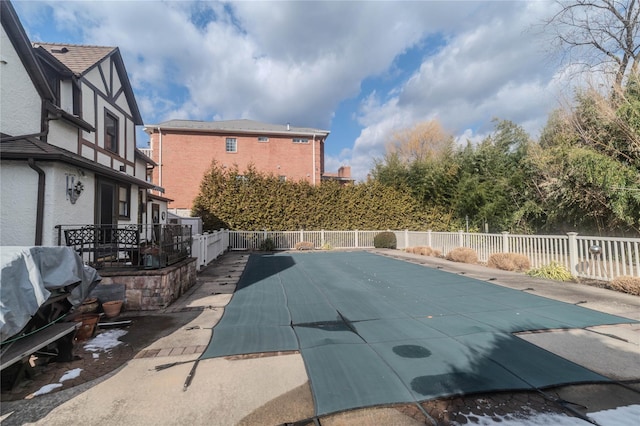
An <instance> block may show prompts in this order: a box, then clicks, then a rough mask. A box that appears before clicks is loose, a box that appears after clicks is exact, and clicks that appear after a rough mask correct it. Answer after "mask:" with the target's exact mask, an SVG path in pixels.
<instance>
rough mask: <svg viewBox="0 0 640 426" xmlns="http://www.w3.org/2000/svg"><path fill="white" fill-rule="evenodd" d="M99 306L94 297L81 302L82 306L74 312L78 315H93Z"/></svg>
mask: <svg viewBox="0 0 640 426" xmlns="http://www.w3.org/2000/svg"><path fill="white" fill-rule="evenodd" d="M99 306H100V304H99V303H98V299H96V298H95V297H92V298H90V299H87V300H85V301H84V302H82V305H80V306H78V307H77V308H76V312H78V313H80V314H89V313H94V312H97V311H98V307H99Z"/></svg>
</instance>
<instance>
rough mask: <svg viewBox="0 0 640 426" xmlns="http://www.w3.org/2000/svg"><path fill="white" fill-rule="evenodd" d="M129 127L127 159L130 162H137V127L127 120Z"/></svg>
mask: <svg viewBox="0 0 640 426" xmlns="http://www.w3.org/2000/svg"><path fill="white" fill-rule="evenodd" d="M126 122H127V127H126V129H125V132H126V135H127V155H126V158H127V160H129V161H135V149H136V126H135V124H133V121H131V120H129V119H128V118H127V121H126Z"/></svg>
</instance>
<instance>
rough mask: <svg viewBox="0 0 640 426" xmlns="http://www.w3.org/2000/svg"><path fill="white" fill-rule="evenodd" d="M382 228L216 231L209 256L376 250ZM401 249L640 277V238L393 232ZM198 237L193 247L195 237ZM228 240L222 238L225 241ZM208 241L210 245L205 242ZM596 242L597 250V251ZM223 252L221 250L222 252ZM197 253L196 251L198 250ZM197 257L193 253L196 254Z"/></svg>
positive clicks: (605, 276) (586, 274)
mask: <svg viewBox="0 0 640 426" xmlns="http://www.w3.org/2000/svg"><path fill="white" fill-rule="evenodd" d="M380 232H382V231H322V230H321V231H305V230H300V231H218V232H217V233H214V234H209V237H207V238H210V239H214V240H215V238H216V237H211V235H218V233H222V235H221V236H220V237H219V238H220V241H221V242H220V244H219V245H218V246H216V248H215V249H213V250H212V253H216V254H209V252H208V251H206V253H207V256H208V257H207V258H206V259H211V260H212V259H215V257H217V256H218V255H219V254H220V253H222V252H223V251H224V250H225V249H226V248H227V247H228V248H229V249H231V250H255V249H259V248H260V246H261V244H262V243H263V242H264V241H265V240H266V239H267V238H270V239H271V240H272V241H273V242H274V244H275V247H276V250H291V249H294V248H295V245H296V243H298V242H302V241H305V242H311V243H313V245H314V247H315V248H316V249H321V248H324V249H366V248H373V238H374V237H375V236H376V235H377V234H378V233H380ZM393 232H394V233H395V234H396V238H397V241H398V249H404V248H407V247H416V246H428V247H431V248H434V249H437V250H440V251H441V252H442V254H443V255H445V256H446V255H447V253H449V252H450V251H451V250H453V249H454V248H456V247H470V248H472V249H473V250H475V251H476V252H477V253H478V259H479V260H480V262H486V261H487V260H488V259H489V256H491V255H492V254H494V253H520V254H523V255H525V256H527V257H528V258H529V261H530V262H531V267H533V268H538V267H540V266H544V265H548V264H550V263H551V262H557V263H559V264H561V265H564V266H565V267H566V268H567V269H568V270H569V271H571V273H572V274H573V275H574V276H577V277H582V278H593V279H598V280H607V281H608V280H611V279H613V278H615V277H618V276H623V275H626V276H633V277H640V238H610V237H589V236H579V235H578V234H576V233H574V232H570V233H568V234H567V235H511V234H509V233H508V232H503V233H501V234H480V233H467V232H462V231H459V232H432V231H426V232H415V231H409V230H405V231H393ZM202 237H203V236H196V238H194V247H195V246H196V242H195V241H196V239H198V238H202ZM223 240H224V241H223ZM207 244H209V243H206V244H205V245H207ZM594 246H597V248H598V249H599V250H596V249H595V247H594ZM218 250H219V251H218ZM194 253H196V251H195V248H194ZM194 256H195V254H194ZM206 259H203V260H202V262H200V260H199V265H206V264H208V263H209V262H210V261H211V260H206Z"/></svg>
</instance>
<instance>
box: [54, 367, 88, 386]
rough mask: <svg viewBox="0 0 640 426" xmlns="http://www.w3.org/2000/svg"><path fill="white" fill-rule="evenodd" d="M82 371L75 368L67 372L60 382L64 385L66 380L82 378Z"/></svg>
mask: <svg viewBox="0 0 640 426" xmlns="http://www.w3.org/2000/svg"><path fill="white" fill-rule="evenodd" d="M81 371H82V368H74V369H73V370H69V371H66V372H65V373H64V374H63V375H62V377H60V380H58V382H60V383H62V382H64V381H65V380H71V379H75V378H76V377H78V376H80V372H81Z"/></svg>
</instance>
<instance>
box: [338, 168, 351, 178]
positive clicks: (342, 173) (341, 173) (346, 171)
mask: <svg viewBox="0 0 640 426" xmlns="http://www.w3.org/2000/svg"><path fill="white" fill-rule="evenodd" d="M338 177H341V178H350V177H351V166H341V167H340V168H339V169H338Z"/></svg>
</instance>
